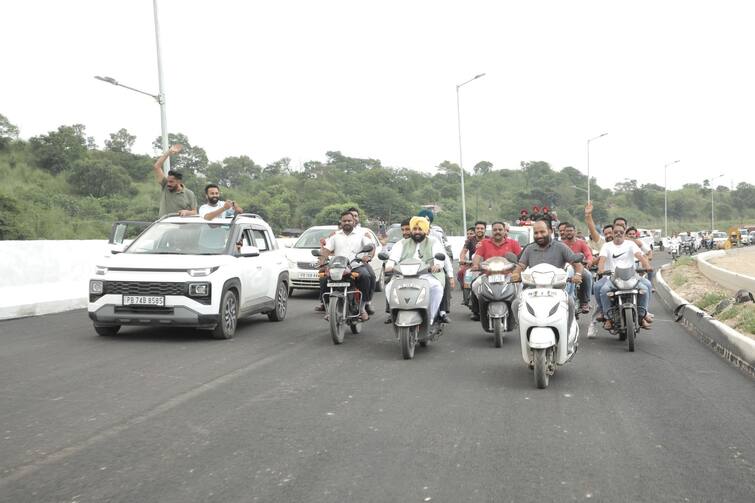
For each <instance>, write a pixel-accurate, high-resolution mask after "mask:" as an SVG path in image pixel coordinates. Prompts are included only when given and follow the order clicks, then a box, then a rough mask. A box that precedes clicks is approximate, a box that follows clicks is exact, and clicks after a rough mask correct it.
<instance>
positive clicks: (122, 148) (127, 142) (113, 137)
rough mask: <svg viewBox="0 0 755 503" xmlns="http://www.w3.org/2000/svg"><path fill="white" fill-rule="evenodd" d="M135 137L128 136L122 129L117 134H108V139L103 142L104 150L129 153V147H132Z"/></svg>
mask: <svg viewBox="0 0 755 503" xmlns="http://www.w3.org/2000/svg"><path fill="white" fill-rule="evenodd" d="M135 141H136V136H134V135H132V134H129V132H128V131H126V130H125V129H124V128H121V129H119V130H118V132H117V133H110V139H109V140H105V150H109V151H111V152H121V153H131V147H133V146H134V142H135Z"/></svg>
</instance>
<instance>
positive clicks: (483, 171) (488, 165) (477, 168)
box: [472, 161, 493, 175]
mask: <svg viewBox="0 0 755 503" xmlns="http://www.w3.org/2000/svg"><path fill="white" fill-rule="evenodd" d="M472 169H473V170H474V174H475V175H487V174H488V173H490V172H491V171H492V170H493V163H492V162H489V161H480V162H478V163H477V164H475V165H474V168H472Z"/></svg>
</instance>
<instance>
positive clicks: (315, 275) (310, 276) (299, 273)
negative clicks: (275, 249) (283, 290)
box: [285, 225, 383, 296]
mask: <svg viewBox="0 0 755 503" xmlns="http://www.w3.org/2000/svg"><path fill="white" fill-rule="evenodd" d="M362 229H363V231H364V232H366V233H367V237H369V238H370V241H372V242H373V244H374V245H375V257H374V258H373V259H372V261H371V262H370V263H371V264H372V270H373V271H375V275H376V277H377V290H378V291H380V288H381V277H382V274H383V261H382V260H380V259H379V258H378V257H377V255H378V253H380V250H381V245H380V241H379V240H378V238H377V236H376V235H375V233H374V232H372V230H371V229H367V228H364V227H363V228H362ZM337 230H338V226H336V225H317V226H314V227H310V228H309V229H307V230H306V231H304V232H303V233H302V235H301V236H299V239H298V240H297V241H296V243H294V245H293V246H292V247H291V248H286V249H285V253H286V259H287V260H288V271H289V278H290V280H291V282H290V284H289V290H288V294H289V296H290V295H292V294H293V293H294V290H319V288H320V270H319V268H318V265H319V263H320V262H319V260H318V258H317V257H314V256H312V250H319V249H320V239H322V238H327V237H328V236H330V235H331V234H333V233H334V232H336V231H337Z"/></svg>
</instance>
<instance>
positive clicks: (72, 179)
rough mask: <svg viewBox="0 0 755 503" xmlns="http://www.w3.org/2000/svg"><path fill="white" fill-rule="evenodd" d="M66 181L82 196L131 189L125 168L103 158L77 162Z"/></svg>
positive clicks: (117, 192) (123, 192)
mask: <svg viewBox="0 0 755 503" xmlns="http://www.w3.org/2000/svg"><path fill="white" fill-rule="evenodd" d="M68 183H69V184H70V185H71V188H73V190H74V192H76V193H77V194H80V195H83V196H91V197H105V196H109V195H113V194H128V193H129V192H130V191H131V178H130V177H129V176H128V173H127V172H126V170H125V169H123V168H122V167H120V166H114V165H113V164H111V163H109V162H106V161H103V160H88V161H80V162H77V163H76V165H75V166H74V167H73V170H72V171H71V174H70V176H69V177H68Z"/></svg>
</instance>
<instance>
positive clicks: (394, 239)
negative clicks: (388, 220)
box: [383, 224, 404, 252]
mask: <svg viewBox="0 0 755 503" xmlns="http://www.w3.org/2000/svg"><path fill="white" fill-rule="evenodd" d="M403 238H404V234H403V233H402V232H401V224H392V225H391V226H390V227H388V231H387V232H386V233H385V244H384V245H383V251H386V252H389V251H391V248H393V245H395V244H396V243H398V242H399V241H401V240H402V239H403Z"/></svg>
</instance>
